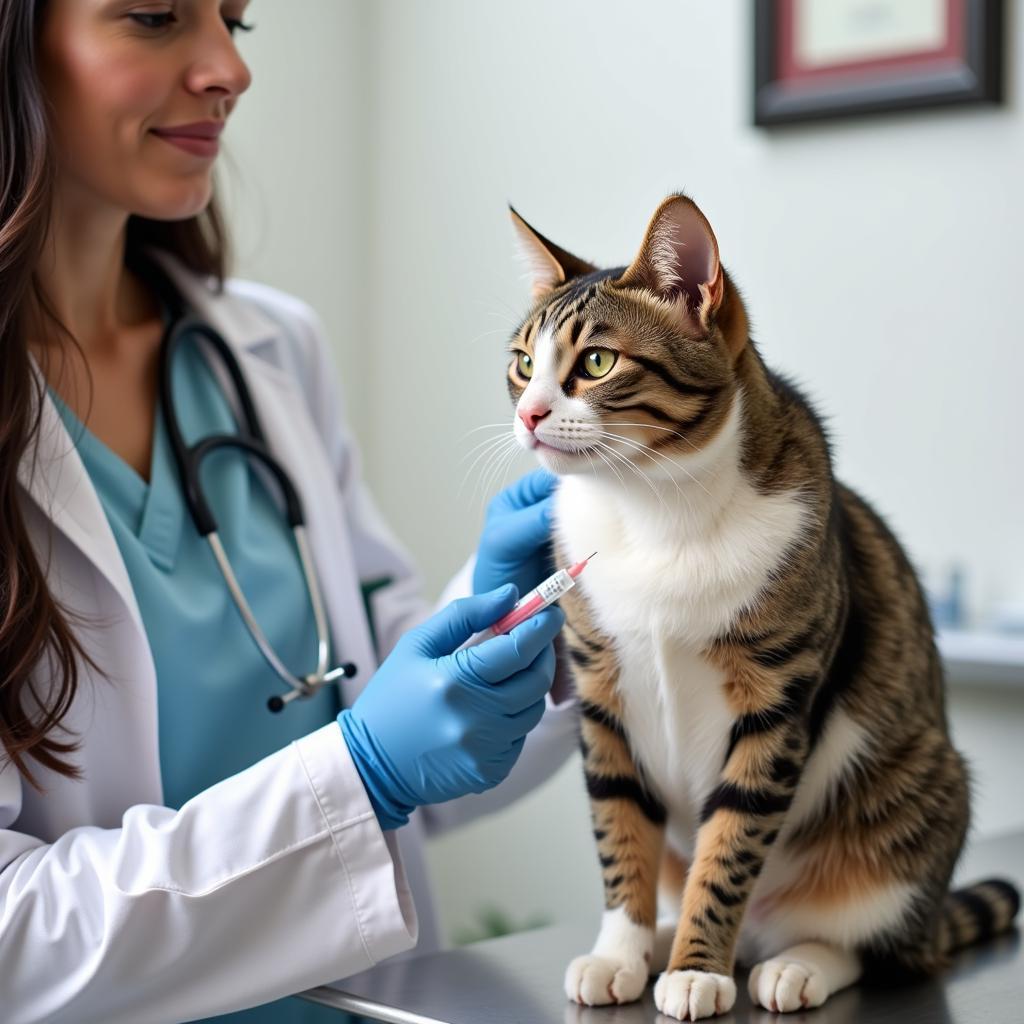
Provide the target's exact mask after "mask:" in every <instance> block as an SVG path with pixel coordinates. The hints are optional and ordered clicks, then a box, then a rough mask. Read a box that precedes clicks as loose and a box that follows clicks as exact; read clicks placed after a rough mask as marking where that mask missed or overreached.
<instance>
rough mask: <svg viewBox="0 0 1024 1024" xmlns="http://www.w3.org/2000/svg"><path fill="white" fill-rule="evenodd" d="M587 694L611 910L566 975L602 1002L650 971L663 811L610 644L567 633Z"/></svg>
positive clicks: (589, 771) (587, 768) (636, 993)
mask: <svg viewBox="0 0 1024 1024" xmlns="http://www.w3.org/2000/svg"><path fill="white" fill-rule="evenodd" d="M567 639H568V643H569V646H570V650H573V651H575V652H576V653H575V654H574V663H575V675H576V685H577V690H578V691H579V693H580V695H581V697H582V701H581V704H582V712H583V720H582V734H583V736H582V741H583V761H584V772H585V777H586V783H587V791H588V792H589V794H590V809H591V817H592V820H593V826H594V838H595V840H596V841H597V850H598V855H599V857H600V859H601V869H602V878H603V881H604V898H605V911H604V915H603V917H602V920H601V930H600V932H599V934H598V937H597V941H596V942H595V944H594V948H593V950H592V951H591V952H590V953H589V954H587V955H586V956H580V957H577V958H576V959H575V960H573V961H572V963H571V964H570V965H569V968H568V970H567V971H566V974H565V991H566V995H567V996H568V997H569V998H570V999H572V1000H574V1001H575V1002H577V1003H583V1004H586V1005H588V1006H598V1005H603V1004H606V1003H626V1002H631V1001H633V1000H634V999H639V998H640V996H641V994H642V993H643V990H644V988H645V987H646V986H647V980H648V978H649V976H650V973H651V957H652V953H653V948H654V927H655V917H656V913H657V882H658V867H659V863H660V860H661V850H662V842H663V837H664V826H665V810H664V808H663V807H662V805H661V804H660V803H659V802H658V801H657V800H655V799H654V798H653V797H652V796H651V795H650V794H649V792H648V791H647V788H646V786H645V785H644V781H643V778H642V776H641V773H640V771H639V770H638V768H637V767H636V765H635V764H634V762H633V757H632V755H631V753H630V750H629V744H628V742H627V739H626V734H625V730H624V729H623V727H622V724H621V717H620V716H621V709H620V707H619V704H618V699H617V697H616V695H615V690H614V685H613V683H614V678H615V669H614V664H613V659H612V658H611V656H610V655H609V654H608V653H607V648H604V649H602V647H601V645H600V644H598V643H596V642H593V641H591V642H590V645H589V646H588V644H587V641H583V640H581V638H580V637H579V635H578V634H576V635H575V636H573V635H572V634H570V636H569V637H568V638H567Z"/></svg>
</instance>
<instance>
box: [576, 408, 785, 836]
mask: <svg viewBox="0 0 1024 1024" xmlns="http://www.w3.org/2000/svg"><path fill="white" fill-rule="evenodd" d="M736 413H737V417H736V418H738V410H736ZM732 427H733V430H732V434H733V437H732V438H730V430H729V429H727V430H726V431H723V434H724V435H725V437H724V438H723V439H722V450H720V452H719V453H718V455H719V457H718V458H717V459H716V463H717V465H716V466H715V467H714V468H715V471H714V472H711V473H708V472H705V473H703V474H702V476H701V483H700V484H699V485H696V484H694V483H692V482H689V481H685V482H684V481H667V482H666V481H664V480H662V481H660V482H657V483H655V485H654V486H655V488H656V489H657V493H654V492H653V491H652V489H651V488H649V487H647V485H645V484H644V482H643V481H640V480H633V481H632V482H630V478H629V477H628V476H627V477H626V481H627V483H630V486H629V488H628V489H627V488H626V487H624V486H623V483H622V481H621V480H619V479H617V478H616V477H614V476H610V477H597V476H593V477H591V476H584V475H580V476H569V477H565V478H564V479H563V481H562V483H561V486H560V489H559V492H558V500H557V522H556V531H557V533H558V537H559V540H560V542H561V543H562V545H563V547H564V550H565V552H566V554H567V555H568V557H570V558H572V559H575V558H578V557H584V556H585V555H587V554H589V553H590V552H591V551H595V550H596V551H597V552H598V554H597V557H596V558H595V559H594V560H593V562H592V563H591V564H590V565H589V566H588V568H587V571H586V573H585V574H584V575H583V576H582V577H581V578H580V582H579V584H578V586H579V587H580V588H581V590H582V591H583V594H584V596H585V597H586V599H587V603H588V606H589V608H590V612H591V614H592V616H593V617H594V621H595V625H596V626H597V627H598V628H599V629H600V630H601V631H602V632H603V633H604V634H605V635H606V636H608V637H609V638H611V639H612V641H613V643H614V644H615V649H616V654H617V657H618V661H619V665H620V667H621V675H620V679H619V692H620V696H621V699H622V702H623V707H624V718H625V721H624V723H623V724H624V725H625V727H626V730H627V733H628V735H629V737H630V743H631V746H632V747H633V750H634V752H635V755H636V757H637V758H638V759H639V760H640V761H641V763H642V765H643V767H644V770H645V771H646V772H647V775H648V778H649V781H650V783H651V784H652V786H653V788H654V789H655V792H656V794H657V795H658V796H659V797H660V798H661V799H662V801H663V802H664V803H665V805H666V807H667V808H668V810H669V816H670V825H669V828H670V832H671V833H672V834H673V838H674V839H675V845H678V846H679V847H681V848H682V849H684V850H685V848H686V847H687V846H689V843H690V841H691V840H692V835H693V832H694V829H695V826H696V824H697V820H696V815H697V813H698V811H699V807H700V803H701V802H702V801H703V798H704V797H705V796H706V795H707V793H708V792H709V791H710V789H711V788H712V786H713V785H714V782H715V779H716V778H717V776H718V773H719V771H720V769H721V766H722V759H723V757H724V754H725V747H726V742H727V738H728V734H729V729H730V727H731V725H732V721H733V717H734V716H733V714H732V712H731V711H730V709H729V707H728V706H727V704H726V701H725V696H724V693H723V688H722V684H723V682H724V679H723V677H722V674H721V672H720V670H718V669H717V668H716V667H715V666H714V665H712V664H711V663H709V662H708V661H707V660H706V659H705V658H704V657H703V655H702V651H704V650H706V648H707V645H708V643H709V642H710V641H711V640H713V639H714V638H715V637H717V636H720V635H722V634H723V633H724V632H725V631H726V630H727V629H728V628H729V626H730V624H731V623H732V622H733V621H734V620H735V618H736V615H737V613H738V612H739V611H741V610H742V609H743V608H745V607H747V606H749V605H751V603H752V602H754V601H755V600H756V598H757V596H758V594H759V593H760V591H761V590H762V588H763V587H764V585H765V582H766V581H767V579H768V574H769V572H770V571H771V570H772V569H773V568H775V567H776V566H778V565H779V564H780V563H781V561H782V559H783V558H784V556H785V552H786V550H787V548H789V547H790V545H791V544H792V543H793V542H794V540H795V539H796V538H797V537H798V535H799V532H800V529H801V526H802V524H803V521H804V516H805V509H804V508H803V506H802V505H801V503H800V501H799V499H798V497H797V496H796V495H794V494H781V495H770V496H765V495H761V494H758V493H757V492H756V491H755V490H754V488H753V487H751V485H750V484H749V483H747V481H746V480H745V478H743V477H742V475H741V474H740V472H739V469H738V466H737V465H736V462H737V458H736V451H737V450H738V445H737V444H735V424H733V425H732ZM730 441H732V442H733V443H731V444H730ZM677 483H678V486H677Z"/></svg>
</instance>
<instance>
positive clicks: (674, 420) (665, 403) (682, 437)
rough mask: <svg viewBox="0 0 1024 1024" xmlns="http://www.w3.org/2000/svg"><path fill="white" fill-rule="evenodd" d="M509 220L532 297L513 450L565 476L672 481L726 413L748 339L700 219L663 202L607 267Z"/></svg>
mask: <svg viewBox="0 0 1024 1024" xmlns="http://www.w3.org/2000/svg"><path fill="white" fill-rule="evenodd" d="M512 222H513V225H514V227H515V229H516V234H517V236H518V241H519V243H520V247H521V249H522V250H523V255H524V256H525V257H526V259H527V262H528V264H529V266H530V270H531V273H532V277H533V296H534V300H535V304H534V307H533V309H532V310H531V311H530V313H529V315H527V317H526V318H525V320H524V321H523V323H522V325H521V326H520V327H519V329H518V330H517V331H516V333H515V334H514V336H513V337H512V339H511V343H510V351H511V356H512V358H511V361H510V364H509V367H508V387H509V394H510V395H511V397H512V400H513V401H514V402H515V403H516V409H515V416H514V418H513V423H514V430H515V435H516V437H517V439H518V440H519V443H520V444H521V445H522V446H523V447H524V448H527V449H531V450H533V451H534V452H535V453H536V455H537V457H538V459H539V460H540V462H541V463H542V464H543V465H544V466H546V467H547V468H548V469H550V470H551V471H553V472H555V473H560V474H567V473H578V472H587V473H590V472H594V471H596V472H599V473H602V474H615V473H620V474H621V471H622V470H624V469H626V468H631V469H633V470H640V471H641V472H643V473H644V475H646V476H653V477H658V476H665V475H670V476H675V475H676V470H675V469H673V467H680V466H681V467H685V466H686V464H687V462H691V461H693V460H694V459H697V460H698V461H699V457H700V453H701V452H702V451H703V450H704V449H705V448H706V447H707V446H708V445H709V443H710V442H711V440H712V439H713V438H714V437H715V436H716V435H717V434H718V433H719V431H720V428H721V427H722V425H723V423H725V422H726V420H727V418H728V416H729V413H730V411H731V409H732V406H733V402H734V398H735V395H736V374H735V369H736V364H737V361H738V360H739V358H740V356H741V354H742V353H743V351H744V349H745V348H746V346H747V343H748V342H747V318H746V313H745V312H744V309H743V304H742V300H741V299H740V297H739V293H738V292H737V291H736V289H735V287H734V286H733V285H732V283H731V282H730V280H729V278H728V276H727V275H726V273H725V271H724V269H723V268H722V265H721V263H720V262H719V258H718V242H717V241H716V240H715V236H714V234H713V232H712V230H711V225H710V224H709V223H708V221H707V219H706V218H705V216H704V214H703V213H701V211H700V210H699V209H698V208H697V206H696V204H695V203H694V202H693V201H692V200H691V199H689V198H688V197H686V196H683V195H673V196H669V197H668V198H667V199H666V200H665V201H664V202H663V203H662V204H661V205H660V206H659V207H658V209H657V210H656V211H655V214H654V216H653V217H652V218H651V222H650V224H649V225H648V228H647V233H646V235H645V237H644V240H643V243H642V245H641V246H640V250H639V252H638V253H637V256H636V258H635V259H634V260H633V262H632V263H631V264H630V265H629V266H628V267H618V268H616V269H613V270H598V269H597V268H595V267H593V266H591V265H590V264H589V263H586V262H585V261H584V260H581V259H578V258H577V257H575V256H573V255H571V254H570V253H568V252H566V251H565V250H563V249H561V248H559V247H558V246H557V245H554V244H553V243H552V242H549V241H548V240H547V239H546V238H545V237H544V236H543V235H541V234H540V233H539V232H537V231H535V230H534V229H533V228H532V227H530V225H529V224H527V223H526V221H525V220H523V219H522V217H520V216H519V215H518V214H517V213H516V212H515V210H512ZM626 463H629V466H628V467H627V466H626V465H625V464H626ZM682 471H683V472H686V469H685V468H684V469H683V470H682Z"/></svg>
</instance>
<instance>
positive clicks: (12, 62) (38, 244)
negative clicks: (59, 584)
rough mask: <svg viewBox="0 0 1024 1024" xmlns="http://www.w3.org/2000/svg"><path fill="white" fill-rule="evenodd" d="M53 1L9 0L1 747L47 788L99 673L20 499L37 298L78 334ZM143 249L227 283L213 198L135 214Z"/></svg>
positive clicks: (4, 47) (4, 58)
mask: <svg viewBox="0 0 1024 1024" xmlns="http://www.w3.org/2000/svg"><path fill="white" fill-rule="evenodd" d="M45 7H46V0H0V68H3V75H2V76H0V749H2V752H4V753H6V757H7V758H8V759H9V760H10V761H11V762H13V763H14V765H15V766H16V768H17V769H18V771H20V772H21V773H22V774H23V775H24V776H25V778H26V779H27V780H28V781H29V783H31V784H32V785H33V786H35V787H36V788H37V789H41V788H42V787H41V786H40V784H39V782H38V781H37V780H36V778H35V777H34V776H33V774H32V772H31V770H30V768H29V765H28V759H29V757H31V758H33V759H35V761H36V762H38V764H40V765H43V766H44V767H46V768H48V769H50V770H51V771H55V772H58V773H60V774H62V775H68V776H71V777H73V778H78V777H80V775H81V770H80V769H79V768H78V767H77V766H76V765H75V764H73V763H72V761H71V760H69V758H68V755H70V754H72V753H74V751H76V750H77V749H78V747H79V744H78V743H77V742H75V741H74V740H63V739H58V738H57V737H56V736H55V735H54V733H55V732H56V731H57V728H58V726H60V723H61V720H62V719H63V718H64V716H65V715H66V714H67V712H68V709H69V708H70V707H71V704H72V701H73V700H74V697H75V693H76V691H77V688H78V681H79V666H80V663H81V662H82V661H84V662H87V663H88V664H90V665H91V666H92V667H93V668H94V669H97V670H98V666H97V665H96V663H95V661H93V659H92V658H90V657H89V655H88V654H87V652H86V651H85V650H84V648H83V646H82V643H81V641H80V640H79V639H78V637H77V636H76V635H75V633H74V632H73V631H72V628H71V625H70V622H71V620H72V618H74V616H73V615H72V613H71V612H70V611H69V610H68V609H65V608H63V607H62V606H61V605H60V604H59V603H58V602H57V601H56V600H55V599H54V597H53V595H52V594H51V593H50V591H49V589H48V587H47V581H46V574H45V572H44V570H43V568H42V565H41V564H40V562H39V559H38V558H37V557H36V554H35V551H34V550H33V548H32V545H31V542H30V539H29V534H28V530H27V528H26V525H25V517H24V515H23V513H22V509H21V505H20V502H21V500H22V499H21V497H20V496H19V483H18V466H19V464H20V463H21V460H22V458H23V457H24V456H25V455H26V453H28V452H29V450H30V448H31V447H32V446H34V443H35V438H36V435H37V433H38V429H39V422H40V417H41V414H42V408H43V401H44V398H45V394H44V387H45V385H44V384H43V383H42V382H41V381H40V380H39V379H38V378H37V376H36V374H35V373H34V372H33V368H32V363H31V359H30V356H29V350H28V343H27V340H26V337H25V331H24V327H25V324H26V316H27V313H26V311H27V309H28V304H29V302H30V300H31V301H34V303H35V308H36V309H38V310H39V311H41V312H42V314H43V315H44V316H45V317H46V318H47V319H49V320H51V321H52V322H53V324H54V325H55V327H56V329H57V330H58V331H59V332H60V333H62V334H64V335H67V336H68V337H71V335H70V332H69V331H68V330H67V329H66V328H65V327H64V326H63V325H62V324H61V323H60V322H59V320H58V318H57V317H56V315H55V313H54V311H53V309H52V307H51V305H50V304H49V302H48V301H47V299H46V296H45V295H44V294H43V291H42V289H41V287H40V285H39V280H38V277H37V276H36V267H37V265H38V263H39V260H40V258H41V255H42V252H43V246H44V242H45V240H46V237H47V232H48V230H49V227H50V211H51V209H52V202H53V194H54V185H55V178H54V171H53V168H54V160H53V154H52V148H51V139H50V134H49V127H48V121H47V106H46V100H45V96H44V93H43V89H42V86H41V84H40V81H39V77H38V73H37V61H36V41H37V38H38V30H39V28H40V25H41V23H42V18H43V14H44V9H45ZM142 246H159V247H162V248H163V249H165V250H167V251H169V252H171V253H173V254H174V255H176V256H177V257H178V258H179V259H180V260H181V261H182V262H183V263H184V264H186V265H187V266H189V267H190V268H192V269H193V270H195V271H197V272H199V273H203V274H209V275H213V276H214V277H215V278H216V281H217V286H218V287H222V285H223V280H224V277H225V274H226V272H227V261H228V251H227V235H226V230H225V226H224V222H223V220H222V218H221V216H220V213H219V211H218V208H217V206H216V203H215V202H211V203H210V205H209V206H208V207H207V208H206V209H205V210H204V211H203V212H202V213H201V214H199V215H198V216H196V217H192V218H189V219H188V220H181V221H155V220H149V219H146V218H142V217H137V216H134V215H133V216H131V217H130V218H129V220H128V227H127V237H126V250H127V252H128V253H129V254H130V253H132V252H133V251H135V250H136V249H137V248H139V247H142ZM72 340H73V338H72ZM44 656H46V661H47V664H48V665H49V666H51V667H52V669H53V673H54V674H53V678H52V679H47V680H45V681H44V682H43V685H42V686H41V687H40V686H37V685H36V684H35V683H34V681H33V672H34V671H35V670H36V669H37V668H38V667H39V666H40V663H41V661H42V660H43V658H44ZM40 691H42V692H40ZM63 731H65V732H66V730H63ZM2 768H3V757H2V754H0V770H2Z"/></svg>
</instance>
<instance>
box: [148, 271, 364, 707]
mask: <svg viewBox="0 0 1024 1024" xmlns="http://www.w3.org/2000/svg"><path fill="white" fill-rule="evenodd" d="M130 265H131V266H132V269H133V270H135V272H136V273H138V274H139V276H140V277H141V278H142V280H144V281H146V282H147V283H149V284H150V285H151V286H152V287H153V288H154V289H155V290H156V292H157V294H158V296H159V298H160V302H161V314H162V317H163V320H164V333H163V337H162V339H161V342H160V365H159V384H160V405H161V408H162V410H163V417H164V423H165V424H166V426H167V434H168V437H169V440H170V443H171V450H172V451H173V453H174V461H175V463H176V465H177V469H178V475H179V477H180V480H181V487H182V492H183V494H184V498H185V504H186V505H187V506H188V510H189V514H190V515H191V517H192V522H193V523H195V526H196V529H197V530H198V531H199V535H200V536H201V537H204V538H205V539H206V541H207V542H208V543H209V545H210V548H211V550H212V551H213V557H214V558H215V559H216V560H217V565H218V566H219V568H220V571H221V575H223V577H224V581H225V583H227V586H228V590H230V591H231V596H232V598H233V599H234V602H235V606H236V607H237V608H238V611H239V613H240V614H241V616H242V619H243V620H244V622H245V625H246V627H247V628H248V630H249V633H250V634H251V636H252V638H253V640H254V641H255V642H256V646H257V647H259V649H260V651H261V652H262V654H263V656H264V658H266V660H267V662H268V664H269V665H270V667H271V668H272V669H273V670H274V672H276V673H277V675H278V676H279V677H280V678H281V679H282V680H283V681H284V682H285V683H286V684H287V685H288V687H289V692H288V693H286V694H284V696H279V695H275V696H273V697H270V698H269V699H268V700H267V707H268V708H269V709H270V710H271V711H273V712H278V711H281V710H282V709H283V708H284V707H285V705H287V704H289V703H291V702H292V701H293V700H295V699H296V698H298V697H312V696H313V695H314V694H315V693H316V692H317V691H318V690H319V689H320V688H321V687H322V686H324V685H325V684H327V683H331V682H334V680H336V679H342V678H346V677H351V676H354V675H355V674H356V666H355V665H353V664H352V662H344V663H342V664H341V665H339V666H338V667H337V668H333V669H331V670H330V671H327V658H328V636H329V634H328V627H327V615H326V613H325V611H324V602H323V593H322V591H321V589H320V580H319V577H318V576H317V572H316V566H315V565H314V564H313V558H312V554H311V552H310V549H309V540H308V538H307V537H306V525H305V517H304V515H303V511H302V502H301V501H300V500H299V495H298V493H297V492H296V490H295V486H294V484H293V483H292V481H291V479H290V478H289V476H288V474H287V473H286V472H285V471H284V468H283V467H282V466H281V464H280V463H279V462H278V461H277V459H275V458H274V456H273V455H272V454H271V453H270V449H269V448H268V447H267V443H266V439H265V436H264V433H263V427H262V426H261V424H260V420H259V416H258V415H257V414H256V408H255V406H254V405H253V401H252V395H251V394H250V392H249V388H248V386H247V385H246V383H245V378H244V377H243V376H242V369H241V367H240V366H239V365H238V360H237V359H236V358H235V355H234V353H233V352H232V351H231V349H230V348H229V347H228V344H227V342H226V341H225V340H224V338H223V337H222V336H221V334H220V333H219V332H218V331H217V330H215V329H214V328H213V327H212V326H211V325H210V324H208V323H205V322H204V321H202V320H200V319H199V318H198V317H197V316H195V314H193V313H191V312H189V311H188V310H187V309H186V308H185V307H184V305H183V303H182V301H181V298H180V297H179V295H178V292H177V289H176V288H175V287H174V285H173V283H172V282H171V281H170V280H169V279H168V278H167V276H166V275H165V274H164V273H163V272H162V270H161V269H160V268H158V267H156V266H155V265H154V264H153V263H152V262H151V261H150V260H149V259H147V258H145V257H143V256H141V255H140V254H134V255H133V258H132V259H131V261H130ZM189 335H191V336H193V337H198V338H203V339H205V340H206V341H207V342H209V351H212V352H215V353H216V355H217V357H218V359H219V360H220V362H221V364H222V366H223V367H224V369H225V370H226V371H227V373H228V376H229V377H230V379H231V382H232V385H233V386H234V390H235V395H236V396H237V398H238V404H239V406H240V407H241V419H242V422H241V423H239V427H238V433H236V434H210V435H208V436H207V437H203V438H201V439H200V440H199V441H197V442H196V443H195V444H193V445H188V444H186V442H185V438H184V436H183V435H182V432H181V427H180V425H179V423H178V417H177V414H176V413H175V410H174V396H173V393H172V391H173V389H172V386H171V366H172V364H173V360H174V354H175V352H176V351H177V349H178V346H179V345H180V344H181V342H182V341H183V340H184V339H185V338H186V337H188V336H189ZM236 418H237V417H236ZM221 448H237V449H240V450H241V451H242V452H243V453H244V454H245V455H247V456H249V457H250V458H252V459H255V460H256V461H257V462H260V463H262V464H263V465H264V466H265V467H266V468H267V470H269V471H270V474H271V475H272V476H273V478H274V479H275V480H276V481H277V485H278V487H279V488H280V490H281V495H282V497H283V498H284V507H285V516H286V518H287V520H288V525H289V526H290V527H291V530H292V536H293V537H294V538H295V546H296V548H297V549H298V552H299V561H300V562H301V563H302V573H303V576H304V577H305V581H306V590H307V592H308V593H309V601H310V604H311V605H312V607H313V618H314V620H315V622H316V635H317V661H316V669H315V670H314V671H313V672H310V673H309V674H308V675H305V676H298V675H295V673H293V672H292V671H291V670H290V669H289V668H288V667H287V666H286V665H285V664H284V663H283V662H282V661H281V659H280V658H279V657H278V656H277V654H276V652H275V651H274V648H273V647H272V646H271V644H270V641H269V640H268V639H267V637H266V634H265V633H264V632H263V630H262V628H261V627H260V624H259V623H258V622H257V621H256V616H255V615H254V614H253V612H252V608H250V606H249V602H248V601H247V600H246V598H245V594H244V593H243V592H242V588H241V586H240V585H239V583H238V579H237V578H236V576H235V573H234V570H233V569H232V568H231V562H230V561H229V560H228V556H227V554H226V552H225V551H224V545H223V544H222V543H221V539H220V536H219V535H218V532H217V520H216V519H215V517H214V515H213V512H212V511H211V510H210V506H209V504H208V503H207V501H206V497H205V495H204V494H203V488H202V483H201V482H200V468H201V466H202V462H203V459H204V458H206V456H207V455H209V454H210V453H211V452H214V451H217V450H218V449H221Z"/></svg>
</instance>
